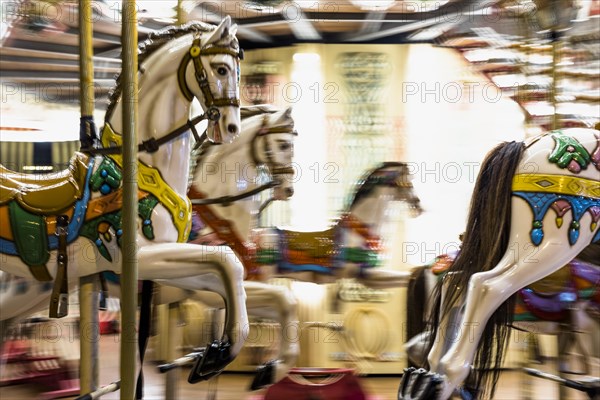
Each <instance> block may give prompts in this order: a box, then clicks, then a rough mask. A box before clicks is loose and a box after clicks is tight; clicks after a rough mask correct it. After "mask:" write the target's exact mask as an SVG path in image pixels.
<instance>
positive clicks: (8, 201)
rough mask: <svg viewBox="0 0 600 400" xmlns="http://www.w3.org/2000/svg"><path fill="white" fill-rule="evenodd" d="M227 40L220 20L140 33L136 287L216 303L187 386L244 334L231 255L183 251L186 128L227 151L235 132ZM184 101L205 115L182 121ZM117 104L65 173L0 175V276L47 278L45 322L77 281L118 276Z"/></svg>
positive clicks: (224, 359)
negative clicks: (219, 325) (209, 334)
mask: <svg viewBox="0 0 600 400" xmlns="http://www.w3.org/2000/svg"><path fill="white" fill-rule="evenodd" d="M236 30H237V26H236V25H232V24H231V20H230V18H229V17H226V18H225V19H224V20H223V21H222V22H221V23H220V24H219V26H218V27H214V26H212V25H208V24H204V23H199V22H198V23H190V24H187V25H184V26H181V27H173V28H168V29H166V30H164V31H160V32H157V33H156V34H153V35H151V36H150V37H149V39H148V40H147V41H146V42H145V43H143V44H142V46H141V48H140V55H139V63H140V67H139V71H140V77H139V82H140V85H139V93H138V96H139V105H138V107H139V115H140V116H143V117H142V118H140V122H139V138H140V139H141V143H142V144H141V145H139V162H138V176H137V179H138V188H139V193H138V198H139V200H138V207H139V210H138V214H139V216H140V221H139V229H138V236H137V244H138V246H139V251H138V258H139V278H140V279H144V280H154V281H157V282H161V283H164V284H167V285H173V286H176V287H181V288H184V289H196V290H210V291H214V292H216V293H218V294H219V295H220V296H222V297H223V298H224V299H225V302H226V304H227V310H228V312H227V319H226V321H225V332H224V335H223V338H222V340H221V341H215V343H213V344H211V346H210V347H209V348H210V350H211V351H209V352H207V353H205V355H204V357H203V358H202V359H201V360H199V362H198V364H197V365H196V368H194V370H193V371H192V373H193V374H195V376H196V378H198V377H199V379H209V378H210V377H211V376H214V375H215V374H216V373H218V372H219V371H221V370H222V369H223V368H224V367H225V366H226V365H227V364H228V363H229V362H231V361H232V360H233V358H234V357H235V356H236V355H237V354H238V353H239V351H240V349H241V347H242V345H243V343H244V338H245V336H244V334H245V332H246V331H247V329H248V319H247V313H246V304H245V293H244V289H243V286H242V281H243V269H242V267H241V265H240V263H239V261H238V259H237V257H236V256H235V255H234V254H233V253H231V252H226V251H223V249H222V248H219V249H215V248H213V247H210V246H197V245H191V244H187V243H183V242H184V241H185V240H186V239H187V236H188V234H189V230H190V226H191V204H190V202H189V199H188V198H187V196H186V194H187V186H188V180H189V178H188V176H189V163H190V151H191V138H190V136H191V135H190V133H189V130H190V128H191V127H193V125H195V124H196V123H198V122H199V120H201V119H208V120H209V123H208V129H207V136H208V139H209V140H212V141H216V142H229V141H231V140H233V139H234V138H235V137H236V136H237V134H238V133H239V131H240V115H239V87H238V83H239V82H238V77H239V59H240V56H241V51H240V49H239V45H238V42H237V39H236V37H235V33H236ZM194 98H196V99H197V100H198V101H199V103H200V104H201V106H202V108H203V110H204V111H205V114H204V115H203V116H201V117H196V118H194V119H193V120H192V121H190V120H189V117H190V107H191V104H192V101H193V99H194ZM121 106H122V103H121V90H120V85H119V84H118V85H117V87H116V90H115V91H114V92H113V95H112V96H111V104H110V105H109V107H108V110H107V113H106V117H105V124H104V127H103V130H102V135H101V142H102V148H98V149H94V148H86V149H85V150H86V151H87V152H88V153H90V155H86V154H82V153H76V154H75V156H74V157H73V159H72V161H71V165H70V168H69V169H68V170H66V171H63V172H61V173H57V174H51V175H24V174H18V173H14V172H12V171H9V170H6V169H5V168H3V167H2V170H1V171H0V172H1V176H0V177H1V181H0V182H1V185H0V190H1V192H0V213H2V215H3V216H4V217H3V221H5V223H3V224H2V231H1V232H0V250H1V252H2V257H3V260H2V265H1V269H2V270H3V271H5V272H8V273H11V274H14V275H17V276H22V277H26V278H29V279H32V278H36V279H38V280H44V281H49V280H52V279H53V278H55V280H56V282H55V285H54V288H55V289H56V290H54V291H53V294H52V301H51V304H50V306H51V313H52V316H58V317H60V316H64V315H66V311H67V310H66V302H65V300H66V298H67V295H68V293H67V292H68V288H69V287H73V286H74V285H75V284H76V283H77V278H78V277H80V276H86V275H91V274H95V273H98V272H101V271H114V272H116V273H119V272H120V269H121V257H122V253H121V248H120V237H121V235H122V231H121V207H122V201H121V198H122V192H121V188H120V187H121V181H122V179H123V170H122V165H121V164H122V157H121V155H120V154H119V153H120V152H121V147H120V146H121V143H122V136H121V135H120V133H119V132H121V131H122V107H121ZM55 232H56V235H55ZM67 259H68V264H69V265H68V270H67V265H66V264H67V263H66V261H67ZM57 283H58V284H57Z"/></svg>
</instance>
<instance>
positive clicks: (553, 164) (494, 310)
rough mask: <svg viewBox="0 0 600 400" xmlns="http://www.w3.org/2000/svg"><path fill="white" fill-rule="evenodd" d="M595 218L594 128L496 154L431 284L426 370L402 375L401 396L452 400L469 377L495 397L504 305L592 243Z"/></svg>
mask: <svg viewBox="0 0 600 400" xmlns="http://www.w3.org/2000/svg"><path fill="white" fill-rule="evenodd" d="M550 209H552V212H549V210H550ZM599 219H600V132H598V131H596V130H593V129H582V128H574V129H566V130H564V131H554V132H549V133H546V134H544V135H541V136H538V137H536V138H535V139H533V140H530V141H528V142H527V143H522V142H519V143H517V142H511V143H503V144H501V145H499V146H498V147H496V148H495V149H494V150H492V151H491V152H490V154H488V156H487V157H486V160H485V161H484V163H483V164H482V167H481V172H480V174H479V177H478V179H477V183H476V185H475V189H474V194H473V198H472V200H471V210H470V214H469V218H468V222H467V227H466V234H465V238H464V242H463V244H462V248H461V252H460V254H459V255H458V257H457V259H456V261H455V263H454V264H453V266H452V267H451V268H450V269H449V270H448V273H447V274H446V277H445V279H444V281H443V284H438V286H437V288H436V292H435V293H436V298H437V299H440V298H441V300H442V301H441V306H440V308H435V309H436V313H434V315H433V316H432V318H431V319H430V322H429V323H430V325H429V328H430V329H432V330H433V331H434V333H435V335H436V336H435V339H434V341H433V344H432V347H431V350H430V352H429V356H428V362H429V371H430V372H428V371H425V370H412V369H411V370H407V371H405V373H404V375H403V377H402V382H401V384H400V388H399V395H398V396H399V399H432V398H436V399H448V398H450V396H451V395H452V394H453V392H454V391H455V390H457V389H458V388H459V386H460V385H461V384H462V383H463V382H464V381H465V380H466V379H467V377H469V374H471V373H472V374H473V376H472V377H471V378H470V379H469V382H468V383H469V385H470V386H472V387H474V388H475V389H476V390H479V391H480V392H481V393H480V394H481V395H487V394H488V393H486V392H487V391H490V392H492V393H493V391H494V388H495V383H496V382H497V378H498V367H499V366H500V364H501V362H502V355H503V352H504V349H505V344H506V339H507V337H506V335H507V332H508V327H507V323H508V322H510V321H511V319H512V314H511V312H512V310H513V309H514V304H512V302H510V301H509V302H507V300H509V299H510V298H511V296H512V295H513V294H514V293H516V292H517V291H518V290H519V289H521V288H523V287H525V286H528V285H530V284H532V283H534V282H536V281H538V280H539V279H541V278H543V277H545V276H548V275H550V274H551V273H553V272H554V271H557V270H558V269H560V268H561V267H563V266H564V265H565V264H567V263H568V262H569V261H571V260H572V259H573V258H574V257H575V256H577V254H579V253H580V252H581V251H582V250H583V249H584V248H586V247H587V246H588V245H589V244H590V243H593V242H596V241H598V240H599V239H600V233H599V232H600V228H599V227H598V220H599ZM434 304H437V303H434ZM488 322H489V325H488ZM486 326H487V328H486ZM453 328H456V329H460V330H459V331H458V334H457V336H452V337H451V338H452V340H449V342H451V343H450V345H449V347H448V346H446V345H445V344H446V343H447V342H448V340H444V339H443V337H444V335H446V336H447V335H449V334H451V333H452V332H454V331H455V329H453ZM460 332H463V333H465V334H463V335H461V334H460ZM467 332H468V334H466V333H467ZM472 367H473V368H472ZM489 372H491V374H487V373H489Z"/></svg>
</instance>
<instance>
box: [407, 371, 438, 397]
mask: <svg viewBox="0 0 600 400" xmlns="http://www.w3.org/2000/svg"><path fill="white" fill-rule="evenodd" d="M442 383H443V378H442V377H441V376H440V375H438V374H434V373H432V372H429V371H427V370H425V369H423V368H419V369H416V368H413V367H411V368H406V369H405V370H404V374H403V375H402V380H401V381H400V388H399V389H398V400H435V399H437V398H438V397H439V394H440V391H441V386H442Z"/></svg>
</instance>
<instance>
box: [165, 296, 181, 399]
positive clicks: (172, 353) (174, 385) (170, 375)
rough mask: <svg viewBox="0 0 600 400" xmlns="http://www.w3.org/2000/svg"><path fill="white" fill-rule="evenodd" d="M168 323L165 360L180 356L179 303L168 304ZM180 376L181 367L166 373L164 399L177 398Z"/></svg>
mask: <svg viewBox="0 0 600 400" xmlns="http://www.w3.org/2000/svg"><path fill="white" fill-rule="evenodd" d="M167 318H168V322H167V323H168V325H167V329H165V335H166V336H167V337H166V338H163V340H166V341H167V342H168V345H167V349H168V350H167V353H166V354H167V360H168V361H172V360H175V359H176V358H179V357H181V354H180V352H179V351H178V349H177V346H178V345H179V344H180V343H181V337H180V333H181V329H180V328H179V327H178V325H179V303H172V304H169V309H168V315H167ZM180 377H181V368H174V369H172V370H170V371H168V372H167V373H166V378H165V379H166V382H165V399H173V400H175V399H177V398H178V397H177V395H178V394H177V389H178V387H179V380H180Z"/></svg>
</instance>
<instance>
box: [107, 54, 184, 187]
mask: <svg viewBox="0 0 600 400" xmlns="http://www.w3.org/2000/svg"><path fill="white" fill-rule="evenodd" d="M181 49H182V50H185V49H186V47H181ZM161 51H164V50H162V49H159V50H158V51H157V53H158V52H161ZM165 58H168V59H169V60H172V56H171V57H165ZM150 59H151V60H152V61H153V62H152V63H148V62H145V63H144V64H143V67H144V73H143V74H142V75H140V81H139V91H138V116H139V117H138V138H137V143H142V142H143V141H145V140H148V139H151V138H155V139H158V138H160V137H162V136H165V135H167V134H168V133H169V132H171V131H173V130H174V129H176V128H178V127H180V126H183V125H185V123H186V121H187V120H188V118H189V113H190V107H191V103H190V102H189V101H188V100H186V99H185V97H184V96H183V94H182V93H181V90H180V89H179V83H178V81H177V67H178V65H173V64H174V63H172V62H171V65H169V64H167V63H165V62H161V57H160V54H157V55H156V57H155V55H154V54H153V55H152V56H151V58H150ZM122 119H123V101H122V96H121V97H120V98H119V99H118V103H117V106H116V107H115V108H114V111H113V113H112V114H111V115H110V117H109V118H108V119H107V120H106V121H105V122H106V123H109V124H110V126H111V127H112V129H113V130H114V131H115V132H117V133H119V134H122V133H123V123H122V122H123V120H122ZM189 136H190V135H189V133H185V134H183V135H181V136H179V137H178V138H176V139H174V140H171V141H170V142H168V143H165V144H163V145H161V146H160V148H159V149H158V151H156V152H154V153H148V152H140V153H139V155H138V159H139V160H140V161H142V162H143V163H145V164H146V165H150V166H152V167H154V168H156V169H158V170H159V171H160V173H161V176H162V178H163V179H164V181H165V182H166V183H167V185H169V186H170V187H171V188H172V189H173V190H175V191H176V192H177V193H178V194H180V195H182V196H185V195H186V192H187V183H188V179H187V178H188V175H187V171H189V162H190V160H189V158H190V157H189V154H190V150H191V143H190V137H189ZM184 171H185V172H184Z"/></svg>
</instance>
